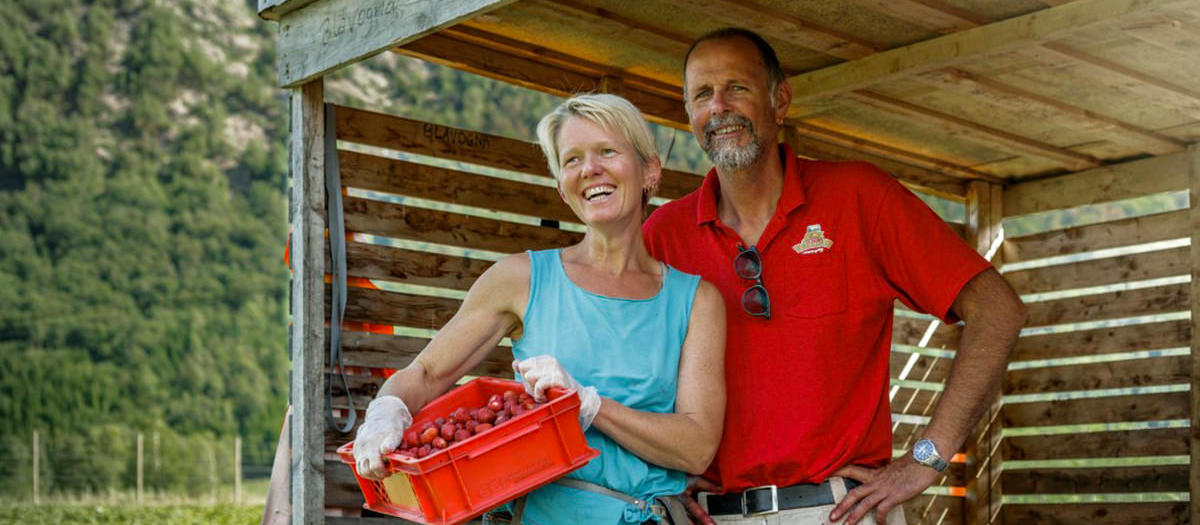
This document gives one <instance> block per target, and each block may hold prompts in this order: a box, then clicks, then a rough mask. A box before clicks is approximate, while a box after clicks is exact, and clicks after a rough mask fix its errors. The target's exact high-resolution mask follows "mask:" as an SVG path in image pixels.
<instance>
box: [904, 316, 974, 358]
mask: <svg viewBox="0 0 1200 525" xmlns="http://www.w3.org/2000/svg"><path fill="white" fill-rule="evenodd" d="M927 328H929V321H928V320H926V319H912V318H901V317H897V318H895V319H894V320H893V321H892V344H897V345H916V344H917V343H919V342H920V341H921V337H922V336H924V335H925V330H926V329H927ZM961 338H962V326H961V325H950V326H946V325H942V327H941V328H938V330H937V332H935V333H934V334H933V339H930V340H929V348H937V349H941V350H947V349H949V350H953V349H954V348H955V347H957V346H958V341H959V339H961Z"/></svg>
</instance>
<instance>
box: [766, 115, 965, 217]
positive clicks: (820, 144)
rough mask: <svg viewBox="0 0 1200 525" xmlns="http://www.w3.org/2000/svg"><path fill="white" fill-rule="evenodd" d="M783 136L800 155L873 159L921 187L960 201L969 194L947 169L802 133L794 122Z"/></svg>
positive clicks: (889, 171) (930, 192)
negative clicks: (904, 160) (941, 169)
mask: <svg viewBox="0 0 1200 525" xmlns="http://www.w3.org/2000/svg"><path fill="white" fill-rule="evenodd" d="M783 137H784V138H783V141H784V142H786V143H788V145H790V146H791V147H792V149H794V150H795V151H796V153H797V154H798V155H802V156H804V157H808V158H811V159H819V160H835V161H859V160H861V161H866V162H870V163H872V164H874V165H876V166H879V168H880V169H882V170H883V171H886V172H888V173H890V174H891V175H892V176H893V177H896V178H897V179H899V180H900V181H901V182H903V183H904V184H905V185H906V186H909V187H910V188H913V189H915V190H917V191H922V192H925V193H929V194H931V195H937V196H939V197H943V198H946V199H951V200H954V201H958V202H962V201H963V199H964V198H965V197H964V195H965V194H966V186H965V185H964V183H963V181H962V180H961V179H958V178H955V177H952V176H949V175H946V174H944V173H941V172H938V171H934V170H931V169H928V168H925V167H921V166H914V165H912V164H908V163H904V162H900V161H897V160H895V159H892V158H890V157H884V156H882V155H878V154H875V153H869V152H866V151H861V150H857V149H854V148H851V147H846V146H843V145H839V144H833V143H830V142H825V141H823V140H818V139H815V138H812V137H809V136H806V135H802V134H800V133H799V132H798V131H796V129H795V127H794V126H791V125H790V124H789V125H785V126H784V128H783Z"/></svg>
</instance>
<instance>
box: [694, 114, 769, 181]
mask: <svg viewBox="0 0 1200 525" xmlns="http://www.w3.org/2000/svg"><path fill="white" fill-rule="evenodd" d="M731 124H737V125H741V126H744V127H745V128H746V132H747V133H749V134H750V143H749V144H746V145H745V146H734V145H728V146H724V147H721V148H718V147H717V146H715V145H714V144H713V142H714V141H713V137H712V134H713V133H715V132H716V130H717V129H719V128H722V127H725V126H728V125H731ZM704 152H705V153H707V154H708V159H709V160H711V161H712V163H713V165H714V166H716V167H717V169H720V170H723V171H738V170H743V169H746V168H749V167H750V165H751V164H754V161H755V160H756V159H758V155H759V154H760V153H762V145H761V144H759V140H758V134H757V133H755V131H754V123H752V122H750V119H748V118H746V117H743V116H741V115H735V114H732V113H727V114H725V115H718V116H716V117H713V118H712V120H709V121H708V124H706V125H705V126H704Z"/></svg>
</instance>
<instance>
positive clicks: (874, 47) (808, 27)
mask: <svg viewBox="0 0 1200 525" xmlns="http://www.w3.org/2000/svg"><path fill="white" fill-rule="evenodd" d="M664 1H665V2H667V3H671V4H674V5H676V6H679V7H682V8H685V9H692V10H695V11H698V12H700V13H703V14H704V15H705V16H708V17H711V18H713V19H715V20H718V21H720V22H722V23H725V24H728V25H733V26H738V27H744V28H746V29H749V30H751V31H754V32H757V33H758V34H760V35H763V36H765V37H769V38H774V39H777V40H781V41H784V42H788V43H791V44H795V45H797V46H800V47H804V48H807V49H812V50H813V51H818V52H821V53H825V54H827V55H830V56H835V57H838V58H843V59H846V60H853V59H856V58H862V57H865V56H867V55H871V54H874V53H875V52H876V51H878V50H879V49H882V46H879V45H878V44H875V43H872V42H868V41H866V40H864V39H862V38H859V37H856V36H854V35H851V34H849V33H845V32H842V31H839V30H836V29H833V28H830V27H824V26H822V25H819V24H815V23H813V22H810V21H808V20H805V19H803V18H800V17H798V16H795V15H791V14H789V13H783V12H780V10H779V9H776V8H774V7H771V6H766V5H762V4H759V3H758V2H754V1H748V0H739V1H736V2H735V1H731V0H664Z"/></svg>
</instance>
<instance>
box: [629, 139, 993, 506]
mask: <svg viewBox="0 0 1200 525" xmlns="http://www.w3.org/2000/svg"><path fill="white" fill-rule="evenodd" d="M779 152H780V155H781V157H782V160H783V165H784V170H785V172H784V181H783V191H782V194H781V195H780V197H779V203H778V205H777V206H776V210H775V215H774V216H773V217H772V218H771V220H770V222H769V223H768V224H767V227H766V230H765V231H764V232H763V235H762V237H761V238H760V239H759V240H758V243H757V244H756V247H757V248H758V251H759V252H760V254H761V255H762V259H763V282H764V285H765V286H766V288H767V291H768V293H769V294H770V298H771V319H769V320H767V319H763V318H760V317H751V316H750V315H748V314H746V313H745V312H744V311H743V310H742V307H741V296H742V292H743V291H744V290H745V289H746V288H747V287H749V286H751V285H752V284H754V283H753V282H752V281H749V280H746V279H741V278H739V277H737V276H736V275H735V274H734V272H733V259H734V256H736V255H737V253H738V245H739V244H742V240H741V238H740V237H739V236H738V235H737V233H736V232H734V231H733V230H732V229H730V228H729V227H727V226H725V225H724V224H722V223H721V222H720V220H718V218H717V197H718V196H719V195H720V186H719V185H720V183H719V181H718V179H717V176H716V172H715V170H714V171H711V172H709V173H708V175H707V176H706V177H705V179H704V183H703V185H702V186H701V187H700V189H698V190H696V191H695V192H692V193H691V194H688V195H687V196H685V197H683V198H680V199H678V200H676V201H674V202H671V203H669V204H667V205H665V206H663V207H661V208H660V209H658V210H657V211H655V212H654V214H652V215H651V216H650V218H649V219H648V220H647V221H646V224H645V225H644V227H643V231H644V233H645V237H646V245H647V247H648V248H649V250H650V252H651V253H652V254H653V255H654V256H655V257H657V258H659V259H661V260H663V261H666V262H667V263H668V264H671V265H672V266H674V267H676V268H678V269H680V270H682V271H685V272H688V273H693V274H699V275H700V276H702V277H703V278H704V279H706V280H708V281H709V282H711V283H713V284H714V285H716V286H717V288H718V289H720V290H721V294H722V295H723V296H724V298H725V309H726V314H727V318H728V335H727V344H726V348H727V352H726V357H725V379H726V386H727V390H728V403H727V405H726V410H725V433H724V436H723V437H722V439H721V446H720V449H719V450H718V451H717V456H716V459H715V460H714V461H713V464H712V466H710V467H709V470H708V473H707V475H706V477H708V478H710V479H711V480H713V481H716V482H718V483H719V484H720V485H722V486H723V487H724V488H725V490H742V489H746V488H749V487H754V486H758V485H766V484H775V485H779V486H786V485H791V484H795V483H801V482H820V481H822V480H824V479H825V478H826V477H828V476H830V475H831V474H832V473H833V472H834V471H835V470H837V469H839V468H841V467H842V466H845V465H848V464H856V465H864V466H870V467H877V466H881V465H883V464H886V463H887V462H888V461H889V460H890V459H891V457H892V440H891V407H890V404H889V401H888V374H889V367H888V359H889V355H890V345H891V338H892V308H893V301H894V300H895V299H900V300H902V301H904V302H905V303H906V304H908V305H910V306H912V307H913V308H914V309H917V310H920V311H924V312H929V313H932V314H934V315H937V316H938V317H941V318H943V319H945V320H946V321H947V322H955V321H957V319H955V318H954V317H953V313H951V312H950V307H951V305H952V304H953V303H954V299H955V297H957V296H958V292H959V290H961V289H962V287H963V285H964V284H966V283H967V281H969V280H970V279H971V278H972V277H974V276H975V275H977V274H978V273H980V272H981V271H983V270H985V269H987V268H990V267H991V266H990V265H989V264H988V262H987V261H986V260H984V259H983V258H982V257H980V256H979V255H978V254H977V253H975V251H974V250H973V249H971V247H969V246H967V245H966V243H964V242H963V241H962V240H961V239H959V238H958V236H957V235H955V234H954V232H952V231H951V230H950V228H949V227H948V226H947V225H946V224H945V223H944V222H943V221H942V220H941V219H940V218H939V217H938V216H937V215H936V214H934V213H933V211H931V210H930V209H929V208H928V207H927V206H925V204H924V203H923V202H921V201H920V200H919V199H918V198H917V197H916V196H915V195H913V194H912V193H911V192H909V191H908V190H907V189H906V188H904V187H903V186H902V185H900V183H898V182H897V181H896V180H895V179H893V178H892V177H890V176H888V175H887V174H886V173H884V172H882V171H880V170H879V169H878V168H876V167H875V166H873V165H871V164H868V163H862V162H819V161H808V160H803V159H797V158H796V155H795V153H793V152H792V150H791V148H789V147H788V146H787V145H780V147H779Z"/></svg>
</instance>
